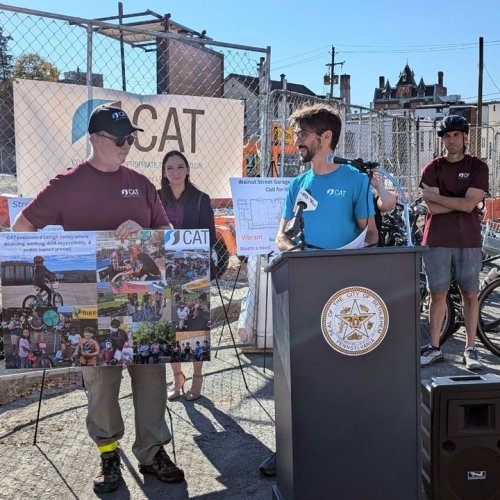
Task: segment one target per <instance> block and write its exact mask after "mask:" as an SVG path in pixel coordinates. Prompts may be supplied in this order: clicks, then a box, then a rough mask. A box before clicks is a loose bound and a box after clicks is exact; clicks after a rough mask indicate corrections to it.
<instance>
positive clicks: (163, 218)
mask: <svg viewBox="0 0 500 500" xmlns="http://www.w3.org/2000/svg"><path fill="white" fill-rule="evenodd" d="M23 215H24V216H25V217H26V218H27V219H28V221H29V222H31V224H33V225H34V226H35V227H36V228H37V229H40V228H43V227H45V226H47V225H49V224H57V225H61V226H62V227H63V228H64V229H65V230H66V231H101V230H115V229H116V228H117V227H118V226H119V225H120V224H121V223H123V222H125V221H126V220H129V219H130V220H133V221H135V222H137V223H138V224H139V225H140V226H141V227H143V228H148V229H155V228H159V227H162V226H168V224H169V222H168V218H167V215H166V213H165V210H164V208H163V205H162V203H161V201H160V198H159V197H158V194H157V192H156V188H155V187H154V185H153V184H152V183H151V182H150V181H149V180H148V179H147V177H145V176H144V175H142V174H139V173H138V172H135V171H134V170H131V169H130V168H127V167H125V166H124V165H121V166H120V168H119V169H118V170H117V171H115V172H101V171H100V170H97V169H96V168H94V167H93V166H92V165H91V164H90V163H88V162H83V163H81V164H80V165H78V166H76V167H75V168H73V169H71V170H68V171H67V172H65V173H64V174H60V175H57V176H56V177H55V178H54V179H52V180H51V181H50V182H49V184H48V185H47V187H45V188H44V189H43V190H42V191H41V192H40V193H39V194H38V195H37V197H36V198H35V199H34V200H33V201H32V202H31V203H30V204H29V205H28V206H26V207H25V208H24V209H23Z"/></svg>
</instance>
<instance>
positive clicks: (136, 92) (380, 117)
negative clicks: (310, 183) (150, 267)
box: [0, 4, 500, 356]
mask: <svg viewBox="0 0 500 500" xmlns="http://www.w3.org/2000/svg"><path fill="white" fill-rule="evenodd" d="M270 89H271V81H270V49H269V48H258V47H248V46H243V45H238V44H230V43H223V42H217V41H214V40H211V39H209V38H206V36H205V34H204V33H196V32H192V31H189V30H188V29H186V28H184V27H182V29H180V28H179V26H178V25H176V24H175V23H174V22H173V21H171V20H170V18H169V17H168V16H157V15H155V14H154V13H152V14H151V18H150V19H149V20H148V22H141V23H136V22H134V23H129V24H120V23H116V22H115V23H112V22H110V21H109V20H108V21H107V22H104V21H102V20H101V21H99V20H86V19H80V18H74V17H68V16H60V15H56V14H48V13H40V12H36V11H32V10H27V9H20V8H16V7H9V6H5V5H1V4H0V193H11V194H12V195H17V196H28V197H32V196H34V195H35V194H36V193H37V192H38V191H39V190H40V189H41V188H43V187H44V186H45V185H46V184H47V182H48V181H49V179H51V178H52V177H53V176H54V175H55V174H57V173H60V172H63V171H64V170H65V169H67V168H68V167H71V166H74V165H75V164H77V163H79V162H80V161H82V160H83V159H85V158H86V157H87V155H88V153H89V151H90V146H89V143H88V138H87V136H86V133H85V132H86V124H87V121H88V116H89V112H90V111H91V110H92V109H93V107H95V106H97V105H98V104H100V103H116V104H118V103H119V105H121V106H122V107H123V109H125V111H127V113H128V114H129V115H130V116H131V117H132V119H133V121H135V122H138V123H139V124H140V126H141V127H143V128H144V129H145V132H144V133H143V134H139V137H138V139H137V141H136V143H135V144H134V145H133V146H132V148H131V152H130V154H129V158H128V163H129V165H130V166H132V167H134V168H136V169H137V170H139V171H140V172H142V173H144V174H145V175H147V176H148V177H149V178H150V179H151V180H152V181H153V182H154V183H155V184H156V186H158V187H159V184H160V179H161V160H162V158H163V156H164V154H165V153H167V152H168V151H169V150H171V149H178V150H180V151H182V152H184V153H185V154H186V156H187V157H188V159H189V161H190V167H191V177H192V179H193V181H194V182H195V184H196V185H197V186H198V187H199V188H200V189H202V190H203V191H206V192H207V193H209V194H210V195H211V197H212V200H213V204H214V207H215V209H216V225H217V236H218V242H217V245H216V247H215V249H214V258H215V259H216V261H217V263H218V268H219V279H218V282H217V285H219V286H214V287H212V327H213V328H214V329H217V328H220V334H219V335H216V336H215V338H214V339H213V341H214V340H215V341H216V342H218V343H220V344H221V346H222V347H231V344H232V341H231V336H230V335H228V333H232V332H229V331H228V330H229V329H228V328H227V326H226V324H225V320H226V315H227V317H228V318H229V320H230V324H231V326H232V328H231V329H232V330H241V331H244V332H245V334H244V335H243V334H242V338H243V337H244V338H245V340H250V339H249V338H248V335H247V332H248V331H253V332H255V331H256V330H257V329H258V325H257V322H258V313H259V311H258V303H259V298H258V288H259V286H258V285H257V283H258V282H259V281H261V279H260V274H261V264H260V259H258V262H257V265H254V264H255V263H254V262H253V261H252V262H251V264H252V265H248V263H247V262H246V260H244V259H239V258H238V257H237V256H236V242H235V222H234V215H233V210H232V202H231V196H230V192H229V183H228V178H229V177H231V176H233V177H239V176H242V175H244V176H257V175H262V176H271V175H276V176H296V175H297V174H299V173H300V172H301V171H302V170H303V169H304V166H303V165H301V163H300V160H299V156H298V153H297V151H296V148H295V146H294V144H293V137H292V133H291V131H290V129H289V128H287V124H288V120H289V117H290V115H291V114H292V113H293V112H294V111H295V110H296V109H297V108H299V107H301V106H303V105H305V104H312V103H316V102H321V103H325V102H326V103H329V104H331V105H332V106H334V107H335V108H336V109H337V110H338V112H339V114H340V116H341V117H342V122H343V129H342V134H341V137H340V141H339V145H338V147H337V150H336V154H337V156H341V157H346V158H357V157H361V158H363V159H364V160H365V161H366V160H371V161H376V162H378V163H379V164H380V165H381V166H382V167H383V168H384V169H385V170H387V171H388V172H389V173H390V174H391V175H392V176H393V177H394V178H395V179H396V180H397V181H398V182H399V183H400V184H401V186H402V187H403V189H404V191H405V192H407V193H408V194H409V196H410V199H411V198H412V197H414V196H416V195H417V193H418V182H419V180H420V175H421V169H422V166H423V165H424V164H425V163H426V162H427V161H429V160H430V159H432V158H433V157H434V155H436V154H440V152H441V147H442V146H441V143H440V140H439V138H438V137H437V135H436V132H435V123H434V122H433V121H427V120H416V119H414V118H413V117H412V116H411V115H410V114H409V113H408V114H407V115H406V116H394V115H390V114H387V113H383V112H379V111H376V110H373V109H367V108H363V107H360V106H355V105H350V104H349V105H347V104H344V103H342V102H340V101H338V100H325V99H321V98H319V97H311V96H308V95H303V94H298V93H295V92H291V91H288V90H286V84H285V87H284V89H283V90H273V91H272V92H271V91H270ZM242 137H243V141H241V138H242ZM499 137H500V136H499V132H496V129H493V128H492V127H488V126H486V127H483V129H482V130H481V134H478V132H477V130H476V129H474V128H473V129H471V134H470V139H471V140H470V148H469V149H470V151H471V153H472V154H476V155H477V156H480V157H482V158H484V159H486V161H487V162H488V164H489V166H490V173H491V193H492V196H499V192H500V186H499V182H500V181H499V172H498V169H499V168H500V167H499V166H500V144H499ZM68 138H71V139H68ZM0 208H1V207H0ZM8 224H9V222H8V219H7V218H6V217H5V214H0V228H3V229H6V228H7V227H8ZM249 290H254V291H256V293H255V294H252V293H249ZM249 296H251V297H252V301H251V303H250V301H246V303H245V299H246V298H247V297H249ZM242 306H243V309H244V315H243V314H240V312H241V309H242ZM251 341H252V342H255V339H253V340H251ZM2 351H3V347H2V345H0V356H1V355H2Z"/></svg>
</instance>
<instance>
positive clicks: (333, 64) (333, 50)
mask: <svg viewBox="0 0 500 500" xmlns="http://www.w3.org/2000/svg"><path fill="white" fill-rule="evenodd" d="M344 63H345V61H342V62H337V63H336V62H335V47H334V46H333V45H332V62H331V63H327V64H325V66H327V67H329V68H330V77H329V80H330V99H333V84H334V80H335V66H342V65H343V64H344Z"/></svg>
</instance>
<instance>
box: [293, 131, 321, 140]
mask: <svg viewBox="0 0 500 500" xmlns="http://www.w3.org/2000/svg"><path fill="white" fill-rule="evenodd" d="M311 134H316V135H321V134H318V133H317V132H315V131H314V130H299V131H297V132H294V134H293V139H294V140H295V141H296V140H297V139H298V140H299V141H303V140H304V139H306V138H307V137H309V136H310V135H311Z"/></svg>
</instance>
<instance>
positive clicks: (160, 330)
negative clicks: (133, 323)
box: [134, 321, 175, 345]
mask: <svg viewBox="0 0 500 500" xmlns="http://www.w3.org/2000/svg"><path fill="white" fill-rule="evenodd" d="M141 340H145V341H146V342H148V343H151V342H153V341H154V340H158V342H166V343H167V344H173V343H175V331H174V329H173V328H172V324H171V323H169V322H166V321H144V322H142V323H139V324H138V325H137V328H136V330H135V332H134V344H135V345H138V344H139V343H140V342H141Z"/></svg>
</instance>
